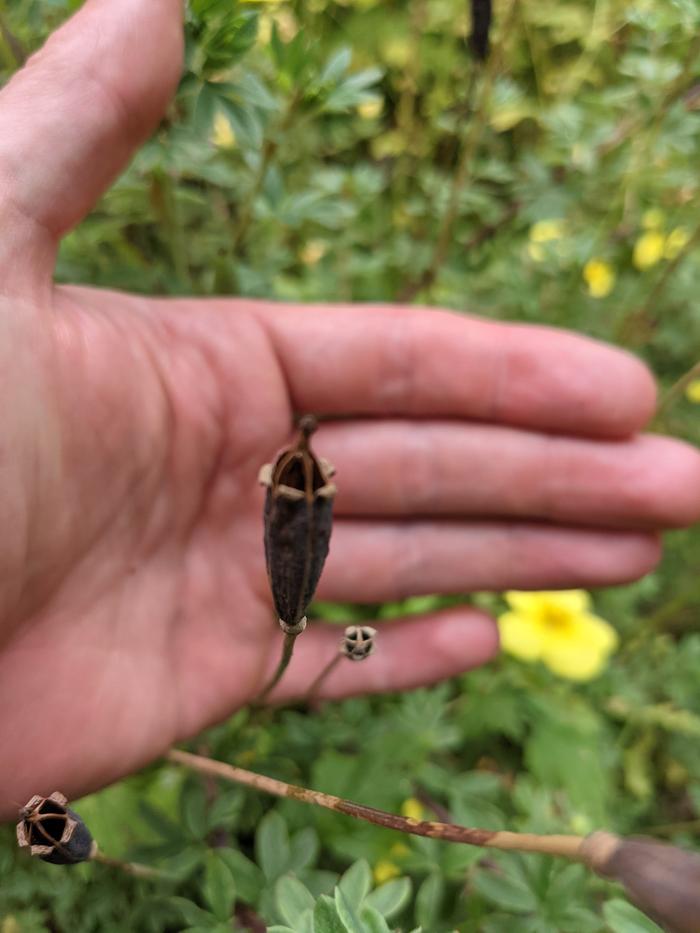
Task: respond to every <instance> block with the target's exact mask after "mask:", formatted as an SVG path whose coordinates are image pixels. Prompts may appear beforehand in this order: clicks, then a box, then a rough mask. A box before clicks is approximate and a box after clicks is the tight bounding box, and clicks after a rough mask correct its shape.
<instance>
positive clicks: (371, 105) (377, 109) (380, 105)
mask: <svg viewBox="0 0 700 933" xmlns="http://www.w3.org/2000/svg"><path fill="white" fill-rule="evenodd" d="M383 109H384V101H383V100H382V98H381V97H372V98H370V99H369V100H363V101H362V103H361V104H358V105H357V112H358V113H359V115H360V116H361V117H362V119H363V120H374V119H375V117H378V116H379V114H380V113H381V112H382V110H383Z"/></svg>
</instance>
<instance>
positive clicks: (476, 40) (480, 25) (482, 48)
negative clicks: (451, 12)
mask: <svg viewBox="0 0 700 933" xmlns="http://www.w3.org/2000/svg"><path fill="white" fill-rule="evenodd" d="M471 10H472V32H471V36H470V39H469V42H470V45H471V48H472V52H473V53H474V57H475V58H477V59H478V60H479V61H480V62H484V61H486V59H487V58H488V55H489V31H490V29H491V0H471Z"/></svg>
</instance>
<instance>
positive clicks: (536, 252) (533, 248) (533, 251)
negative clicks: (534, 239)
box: [527, 243, 546, 262]
mask: <svg viewBox="0 0 700 933" xmlns="http://www.w3.org/2000/svg"><path fill="white" fill-rule="evenodd" d="M527 254H528V256H529V257H530V259H532V261H533V262H544V260H545V257H546V253H545V251H544V246H541V245H540V244H539V243H528V244H527Z"/></svg>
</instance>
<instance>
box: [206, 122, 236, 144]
mask: <svg viewBox="0 0 700 933" xmlns="http://www.w3.org/2000/svg"><path fill="white" fill-rule="evenodd" d="M211 141H212V142H213V143H214V145H215V146H218V147H219V149H234V148H235V146H236V134H235V133H234V132H233V127H232V126H231V121H230V120H229V119H228V117H226V116H224V114H223V113H217V115H216V116H215V117H214V127H213V129H212V133H211Z"/></svg>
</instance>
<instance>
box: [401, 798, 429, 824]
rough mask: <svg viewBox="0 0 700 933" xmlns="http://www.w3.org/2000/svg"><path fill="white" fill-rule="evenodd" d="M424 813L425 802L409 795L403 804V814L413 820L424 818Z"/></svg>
mask: <svg viewBox="0 0 700 933" xmlns="http://www.w3.org/2000/svg"><path fill="white" fill-rule="evenodd" d="M423 813H424V810H423V804H422V803H421V802H420V800H416V798H415V797H409V798H408V800H404V802H403V803H402V804H401V814H402V815H403V816H407V817H408V818H409V819H411V820H422V819H423Z"/></svg>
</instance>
